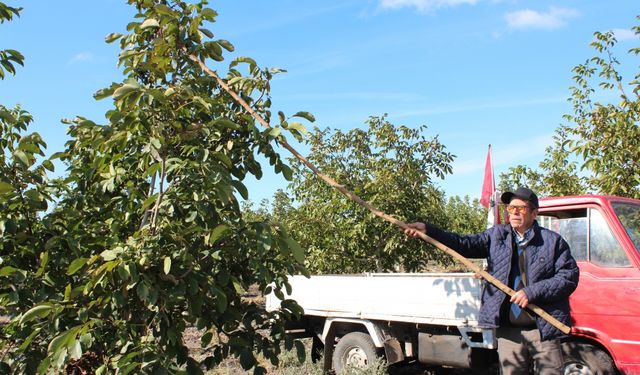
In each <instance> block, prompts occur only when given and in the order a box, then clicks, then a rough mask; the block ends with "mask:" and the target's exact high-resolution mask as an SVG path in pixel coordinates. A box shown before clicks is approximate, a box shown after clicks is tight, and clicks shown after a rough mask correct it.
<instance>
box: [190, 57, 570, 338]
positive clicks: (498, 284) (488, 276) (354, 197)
mask: <svg viewBox="0 0 640 375" xmlns="http://www.w3.org/2000/svg"><path fill="white" fill-rule="evenodd" d="M189 58H190V59H191V60H192V61H193V62H195V63H196V64H198V65H199V66H200V68H201V69H202V70H203V71H204V72H205V73H207V74H208V75H209V76H211V77H213V78H214V79H215V80H216V81H217V82H218V84H219V85H220V87H222V89H223V90H224V91H226V92H227V93H228V94H229V95H231V97H232V98H233V99H234V100H235V101H237V102H238V103H239V104H240V105H241V106H242V107H243V108H244V109H245V110H246V111H247V112H249V113H250V114H251V116H253V118H255V119H256V120H258V122H259V123H260V124H261V125H262V126H263V127H265V128H267V129H268V128H270V127H271V126H270V125H269V123H267V121H266V120H265V119H264V118H262V116H260V114H258V113H257V112H256V111H254V110H253V108H251V106H250V105H249V104H248V103H247V102H246V101H245V100H244V99H242V98H241V97H240V96H239V95H238V94H236V92H235V91H233V90H232V89H231V88H230V87H229V85H227V83H226V82H224V81H223V80H222V79H221V78H220V77H219V76H218V74H217V73H216V72H214V71H213V70H211V69H209V67H208V66H207V65H206V64H205V63H204V62H203V61H202V60H200V59H199V58H198V57H197V56H195V55H189ZM279 142H280V144H281V145H282V147H284V148H285V149H287V150H288V151H289V152H290V153H291V154H293V156H295V157H296V159H298V160H300V162H302V164H304V165H306V166H307V167H308V168H309V169H311V170H312V171H313V173H314V174H315V175H316V176H318V177H320V178H321V179H322V180H323V181H324V182H326V183H327V184H329V185H330V186H332V187H333V188H335V189H336V190H338V191H339V192H340V193H342V194H343V195H344V196H346V197H347V198H349V199H351V200H352V201H354V202H355V203H357V204H359V205H361V206H363V207H364V208H366V209H367V210H369V211H370V212H371V213H373V214H374V215H376V216H378V217H380V218H382V219H384V220H386V221H388V222H389V223H391V224H394V225H396V226H398V227H400V228H402V229H409V227H408V226H407V224H406V223H405V222H403V221H401V220H398V219H396V218H394V217H393V216H390V215H387V214H386V213H384V212H382V211H380V210H379V209H377V208H376V207H374V206H372V205H371V204H370V203H369V202H367V201H365V200H363V199H362V198H360V197H359V196H357V195H356V194H354V193H353V192H351V191H350V190H348V189H347V188H345V187H344V186H343V185H340V184H339V183H338V182H337V181H336V180H334V179H333V178H331V177H329V176H327V175H325V174H324V173H322V171H320V170H319V169H318V168H317V167H316V166H315V165H313V164H312V163H311V162H310V161H309V160H307V158H305V157H304V156H302V155H301V154H300V153H299V152H298V151H296V150H295V149H294V148H293V147H292V146H291V145H290V144H289V143H287V141H285V140H282V141H279ZM418 235H419V237H420V238H421V239H422V240H423V241H425V242H428V243H430V244H432V245H433V246H435V247H437V248H438V249H440V250H442V251H444V252H445V253H447V254H448V255H449V256H451V257H453V258H454V259H456V260H458V261H459V262H460V263H462V264H463V265H464V266H465V267H467V268H468V269H470V270H471V271H473V272H475V273H476V274H478V275H480V276H482V277H483V278H484V279H485V280H487V281H488V282H490V283H491V284H493V285H494V286H495V287H496V288H498V289H500V290H501V291H503V292H504V293H506V294H507V295H508V296H513V295H514V294H515V291H514V290H513V289H511V288H509V287H508V286H507V285H505V284H503V283H502V282H501V281H500V280H498V279H496V278H495V277H493V276H492V275H491V274H490V273H488V272H487V271H485V270H483V269H482V268H481V267H479V266H478V265H476V264H475V263H473V262H471V261H470V260H469V259H467V258H465V257H463V256H462V255H460V254H458V253H457V252H456V251H455V250H452V249H451V248H449V247H447V246H445V245H443V244H442V243H440V242H439V241H436V240H434V239H433V238H431V237H429V236H427V235H426V234H424V233H422V232H418ZM527 308H528V309H530V310H532V311H533V312H535V313H536V314H538V315H539V316H540V317H542V318H543V319H544V320H546V321H547V322H549V323H550V324H551V325H553V326H554V327H556V328H557V329H559V330H560V331H562V332H564V333H565V334H569V333H570V332H571V328H569V327H568V326H567V325H565V324H563V323H562V322H561V321H559V320H557V319H556V318H554V317H553V316H551V315H549V314H548V313H547V312H546V311H544V310H543V309H542V308H540V307H539V306H537V305H535V304H533V303H530V304H529V305H528V306H527Z"/></svg>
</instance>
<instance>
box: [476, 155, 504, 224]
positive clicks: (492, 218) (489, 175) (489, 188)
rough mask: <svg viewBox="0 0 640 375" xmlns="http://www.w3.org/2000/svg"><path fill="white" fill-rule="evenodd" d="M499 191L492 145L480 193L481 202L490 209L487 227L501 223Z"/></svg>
mask: <svg viewBox="0 0 640 375" xmlns="http://www.w3.org/2000/svg"><path fill="white" fill-rule="evenodd" d="M497 196H498V192H497V190H496V181H495V179H494V177H493V159H492V158H491V145H489V151H488V152H487V162H486V163H485V166H484V181H483V183H482V194H481V195H480V204H482V205H483V206H485V207H486V208H488V209H489V212H488V215H487V228H491V227H492V226H493V225H494V224H500V211H499V210H498V204H497Z"/></svg>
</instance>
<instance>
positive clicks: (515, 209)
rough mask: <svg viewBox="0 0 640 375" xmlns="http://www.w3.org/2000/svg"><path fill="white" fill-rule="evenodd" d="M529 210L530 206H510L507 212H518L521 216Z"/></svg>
mask: <svg viewBox="0 0 640 375" xmlns="http://www.w3.org/2000/svg"><path fill="white" fill-rule="evenodd" d="M528 208H529V206H515V205H513V204H510V205H508V206H507V211H509V213H510V214H515V213H516V212H517V213H519V214H523V213H525V212H527V209H528Z"/></svg>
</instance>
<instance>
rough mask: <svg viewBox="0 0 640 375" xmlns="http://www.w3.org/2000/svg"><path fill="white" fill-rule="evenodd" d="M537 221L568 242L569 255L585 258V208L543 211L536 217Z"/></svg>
mask: <svg viewBox="0 0 640 375" xmlns="http://www.w3.org/2000/svg"><path fill="white" fill-rule="evenodd" d="M547 215H553V216H547ZM538 223H539V224H540V225H541V226H543V227H545V228H547V229H550V230H552V231H554V232H557V233H560V235H561V236H562V238H564V239H565V241H567V243H568V244H569V248H571V255H573V257H574V258H575V259H576V260H587V211H586V210H584V209H581V210H574V211H564V212H553V213H544V214H541V215H540V216H539V217H538Z"/></svg>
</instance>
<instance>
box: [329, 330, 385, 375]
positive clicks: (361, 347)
mask: <svg viewBox="0 0 640 375" xmlns="http://www.w3.org/2000/svg"><path fill="white" fill-rule="evenodd" d="M377 357H378V351H377V349H376V346H375V344H374V343H373V340H372V339H371V336H369V335H367V334H366V333H362V332H351V333H348V334H346V335H344V336H342V338H341V339H340V341H338V343H337V344H336V348H335V350H334V352H333V369H334V370H335V372H336V373H337V374H339V373H341V372H342V370H343V369H344V368H345V367H347V366H352V367H357V368H367V367H369V365H371V364H372V363H373V362H374V361H375V360H376V358H377Z"/></svg>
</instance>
